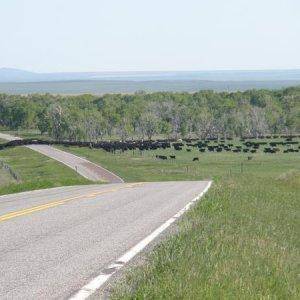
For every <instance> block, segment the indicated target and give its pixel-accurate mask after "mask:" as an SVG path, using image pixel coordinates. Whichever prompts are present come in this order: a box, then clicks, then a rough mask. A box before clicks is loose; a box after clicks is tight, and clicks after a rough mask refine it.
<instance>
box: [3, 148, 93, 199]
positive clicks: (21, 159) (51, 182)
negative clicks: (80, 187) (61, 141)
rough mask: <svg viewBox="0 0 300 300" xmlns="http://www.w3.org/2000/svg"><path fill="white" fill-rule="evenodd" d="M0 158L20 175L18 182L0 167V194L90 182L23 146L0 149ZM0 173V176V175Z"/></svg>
mask: <svg viewBox="0 0 300 300" xmlns="http://www.w3.org/2000/svg"><path fill="white" fill-rule="evenodd" d="M0 160H2V161H4V162H5V163H7V164H8V165H9V166H10V167H11V168H12V170H13V171H14V172H15V173H16V174H17V175H18V176H19V177H20V182H16V181H13V180H12V179H11V178H9V175H8V173H7V172H5V171H3V170H1V169H0V179H1V178H4V179H5V181H4V179H3V181H2V180H1V183H0V195H2V194H8V193H16V192H21V191H27V190H34V189H42V188H49V187H57V186H64V185H75V184H87V183H90V181H88V180H87V179H84V178H83V177H81V176H80V175H78V174H77V173H76V172H75V171H73V170H71V169H70V168H68V167H66V166H64V165H63V164H61V163H58V162H56V161H54V160H52V159H50V158H48V157H46V156H43V155H41V154H39V153H37V152H34V151H32V150H30V149H28V148H25V147H16V148H9V149H5V150H1V151H0ZM1 174H2V177H1Z"/></svg>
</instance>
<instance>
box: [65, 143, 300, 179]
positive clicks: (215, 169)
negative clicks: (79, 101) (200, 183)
mask: <svg viewBox="0 0 300 300" xmlns="http://www.w3.org/2000/svg"><path fill="white" fill-rule="evenodd" d="M59 148H60V149H62V150H64V151H69V152H72V153H74V154H77V155H79V156H82V157H86V158H87V159H88V160H90V161H93V162H95V163H99V164H100V165H102V166H104V167H105V168H107V169H109V170H110V171H113V172H115V173H116V174H118V175H119V176H121V177H122V178H123V179H124V180H125V181H128V182H136V181H166V180H199V179H214V180H216V179H220V178H223V177H227V176H229V175H234V174H241V173H245V174H256V172H257V170H258V169H259V170H260V172H261V173H264V172H266V174H265V175H266V176H267V174H268V173H269V170H273V171H276V170H277V171H282V170H284V171H286V170H289V169H291V168H293V167H294V165H295V162H300V160H299V154H296V153H292V154H274V155H273V154H264V153H257V154H253V155H252V154H251V156H252V160H248V156H250V155H249V154H235V153H224V152H223V153H199V151H197V150H196V149H192V152H186V150H183V151H175V150H171V149H166V150H156V151H145V152H144V153H143V155H140V152H139V151H135V152H133V151H127V152H125V153H123V154H122V153H118V154H115V155H112V154H110V153H107V152H105V151H103V150H97V149H92V150H91V149H88V148H80V147H62V146H60V147H59ZM156 154H162V155H172V154H175V155H176V159H175V160H174V161H172V160H167V161H162V160H158V159H156V158H155V155H156ZM194 157H199V162H193V161H192V160H193V158H194Z"/></svg>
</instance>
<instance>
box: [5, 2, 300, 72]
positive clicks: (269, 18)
mask: <svg viewBox="0 0 300 300" xmlns="http://www.w3.org/2000/svg"><path fill="white" fill-rule="evenodd" d="M0 37H1V44H0V67H15V68H22V69H27V70H32V71H40V72H52V71H137V70H149V71H150V70H214V69H218V70H222V69H282V68H300V0H0Z"/></svg>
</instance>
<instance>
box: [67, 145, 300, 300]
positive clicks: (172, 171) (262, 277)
mask: <svg viewBox="0 0 300 300" xmlns="http://www.w3.org/2000/svg"><path fill="white" fill-rule="evenodd" d="M64 149H65V150H67V151H71V152H73V153H76V154H78V155H81V156H85V157H87V158H88V159H90V160H92V161H94V162H96V163H100V164H102V165H103V166H105V167H107V168H109V169H110V170H112V171H115V172H116V173H117V174H119V175H120V176H122V177H123V178H124V179H125V180H127V181H160V180H195V179H207V178H212V179H213V180H214V184H213V186H212V188H211V189H210V191H209V192H208V193H207V195H206V196H205V197H204V198H203V199H202V200H201V201H200V202H198V203H197V204H196V205H195V207H194V208H192V210H191V211H189V212H188V213H187V214H186V215H185V216H184V217H183V219H182V220H181V221H180V222H179V224H178V226H179V231H178V233H177V234H176V235H174V236H171V237H169V238H167V239H166V240H165V241H164V242H163V243H161V244H160V245H159V246H157V247H156V248H155V249H154V251H152V253H150V254H149V256H148V257H147V259H146V262H145V263H144V264H143V265H142V266H139V267H137V268H134V269H131V270H130V271H129V272H127V276H126V279H125V280H124V281H123V282H122V283H121V284H120V283H119V284H118V285H117V286H115V287H114V288H113V292H112V298H113V299H270V298H271V299H297V298H298V299H299V296H300V291H299V277H298V273H299V261H300V252H299V235H300V232H299V231H300V222H299V220H300V218H299V212H300V210H299V199H300V158H299V154H298V153H293V154H282V153H280V154H263V153H258V154H254V155H251V156H253V158H252V160H249V161H248V159H247V157H248V156H249V154H233V153H205V154H200V153H199V152H197V151H196V150H193V152H192V153H189V152H186V151H180V152H176V156H177V158H176V160H175V161H160V160H156V159H155V154H162V155H169V154H173V152H174V151H172V150H165V151H164V150H160V151H147V152H145V153H144V155H143V156H140V155H139V154H138V153H137V152H136V153H135V154H133V152H132V151H130V152H127V153H124V154H116V155H112V154H109V153H106V152H104V151H102V150H90V149H85V148H76V147H70V148H64ZM195 156H198V157H199V158H200V161H199V162H192V158H193V157H195ZM241 163H242V167H241Z"/></svg>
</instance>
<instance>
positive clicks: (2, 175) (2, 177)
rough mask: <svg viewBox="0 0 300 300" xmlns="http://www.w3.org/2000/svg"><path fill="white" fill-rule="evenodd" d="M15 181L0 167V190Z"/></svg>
mask: <svg viewBox="0 0 300 300" xmlns="http://www.w3.org/2000/svg"><path fill="white" fill-rule="evenodd" d="M15 182H16V181H15V180H14V179H13V178H12V176H10V174H9V172H7V171H6V170H4V169H2V168H1V167H0V188H1V187H3V186H6V185H8V184H12V183H15Z"/></svg>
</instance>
